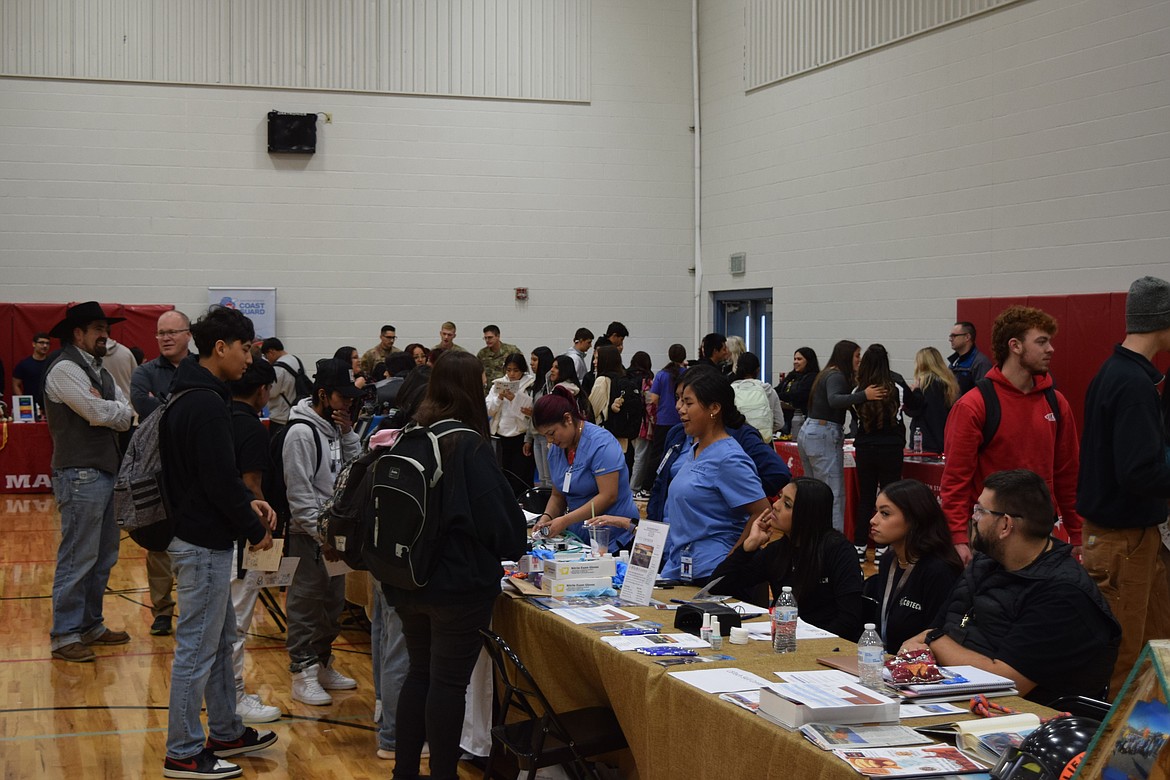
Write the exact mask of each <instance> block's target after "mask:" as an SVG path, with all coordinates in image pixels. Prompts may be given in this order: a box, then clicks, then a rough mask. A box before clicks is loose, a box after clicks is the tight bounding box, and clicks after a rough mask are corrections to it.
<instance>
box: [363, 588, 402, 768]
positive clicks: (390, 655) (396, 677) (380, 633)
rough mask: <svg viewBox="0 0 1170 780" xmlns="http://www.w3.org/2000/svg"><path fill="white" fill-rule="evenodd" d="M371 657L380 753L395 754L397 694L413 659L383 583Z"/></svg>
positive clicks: (376, 593) (376, 602) (376, 603)
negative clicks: (379, 714)
mask: <svg viewBox="0 0 1170 780" xmlns="http://www.w3.org/2000/svg"><path fill="white" fill-rule="evenodd" d="M370 623H371V628H370V656H371V661H372V662H373V664H374V698H376V699H380V700H381V702H382V720H380V721H379V722H378V749H379V750H394V749H395V748H396V747H397V745H398V729H397V728H395V724H397V722H398V694H399V693H400V692H401V691H402V681H403V680H405V679H406V668H407V666H408V665H409V664H410V656H409V655H408V654H407V652H406V638H405V637H404V636H403V635H402V618H400V617H398V612H397V610H395V609H394V607H392V606H390V605H389V604H387V603H386V595H385V594H384V593H383V592H382V583H380V582H378V583H375V584H374V615H373V617H372V618H371V619H370Z"/></svg>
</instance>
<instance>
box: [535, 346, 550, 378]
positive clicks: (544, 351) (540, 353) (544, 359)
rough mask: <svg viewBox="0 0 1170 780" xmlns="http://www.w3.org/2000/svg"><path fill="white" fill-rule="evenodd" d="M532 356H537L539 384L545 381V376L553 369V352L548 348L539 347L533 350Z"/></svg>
mask: <svg viewBox="0 0 1170 780" xmlns="http://www.w3.org/2000/svg"><path fill="white" fill-rule="evenodd" d="M532 354H533V355H536V379H537V384H539V383H541V382H543V381H544V375H545V374H547V373H548V370H549V369H550V368H552V364H553V360H554V357H553V351H552V350H551V349H549V348H548V347H537V348H536V349H534V350H532Z"/></svg>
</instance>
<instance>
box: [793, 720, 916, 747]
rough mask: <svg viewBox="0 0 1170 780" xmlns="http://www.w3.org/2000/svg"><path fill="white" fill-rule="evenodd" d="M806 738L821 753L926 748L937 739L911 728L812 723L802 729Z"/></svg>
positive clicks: (801, 731)
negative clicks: (861, 749) (842, 749)
mask: <svg viewBox="0 0 1170 780" xmlns="http://www.w3.org/2000/svg"><path fill="white" fill-rule="evenodd" d="M800 733H801V734H803V735H804V737H805V739H807V740H808V741H809V742H811V743H813V744H814V745H816V746H817V747H819V748H820V749H821V750H833V749H836V748H876V747H902V746H905V745H925V744H928V743H930V742H932V741H933V740H931V739H930V737H927V736H924V735H922V734H919V733H918V732H917V731H915V730H914V729H912V728H910V727H909V726H857V725H847V724H841V723H835V724H831V723H809V724H806V725H804V726H801V727H800Z"/></svg>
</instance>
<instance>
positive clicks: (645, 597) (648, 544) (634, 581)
mask: <svg viewBox="0 0 1170 780" xmlns="http://www.w3.org/2000/svg"><path fill="white" fill-rule="evenodd" d="M668 528H669V526H667V525H666V523H655V522H652V521H649V520H646V521H643V522H641V523H639V524H638V533H637V534H635V535H634V544H633V546H632V547H631V548H630V564H629V566H628V567H627V568H626V578H625V580H624V581H623V582H622V590H621V599H622V601H624V602H625V603H627V604H637V605H640V606H643V607H645V606H648V605H649V604H650V599H651V596H652V595H653V593H654V580H655V579H656V578H657V577H658V566H659V564H660V563H661V561H662V548H663V547H664V546H665V545H666V532H667V530H668Z"/></svg>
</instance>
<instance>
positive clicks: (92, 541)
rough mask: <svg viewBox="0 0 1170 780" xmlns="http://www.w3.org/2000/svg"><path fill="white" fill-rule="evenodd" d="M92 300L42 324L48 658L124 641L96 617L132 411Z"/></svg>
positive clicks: (106, 327)
mask: <svg viewBox="0 0 1170 780" xmlns="http://www.w3.org/2000/svg"><path fill="white" fill-rule="evenodd" d="M123 319H124V318H123V317H108V316H106V313H105V312H104V311H102V307H101V305H100V304H99V303H98V302H97V301H86V302H85V303H79V304H76V305H74V306H70V307H69V308H68V309H67V310H66V313H65V319H63V320H61V322H59V323H57V325H56V326H55V327H54V328H53V329H52V330H51V331H49V335H50V336H52V337H54V338H58V339H60V340H61V354H60V356H58V358H57V359H56V360H55V361H54V362H53V365H51V366H49V370H48V372H47V373H46V374H45V416H46V418H47V419H48V423H49V434H50V435H51V436H52V438H53V461H52V466H53V494H54V496H55V497H56V499H57V506H58V508H59V509H60V510H61V546H60V547H58V548H57V570H56V573H55V574H54V576H53V629H52V632H51V633H50V635H49V636H50V639H51V647H52V651H53V657H54V658H58V659H60V660H62V661H77V662H84V661H92V660H94V658H95V656H94V652H93V650H92V646H94V645H99V646H101V645H121V644H125V643H126V642H129V641H130V635H129V634H127V633H126V632H125V631H111V630H110V629H108V628H106V626H105V623H104V622H103V621H102V596H103V595H104V593H105V590H106V582H107V581H108V580H109V578H110V570H111V569H113V568H114V564H115V563H117V562H118V526H117V525H116V524H115V522H114V511H113V496H114V478H115V477H116V476H117V472H118V463H119V461H120V459H121V452H120V451H119V449H118V432H119V431H126V430H129V428H130V423H131V421H132V420H133V418H134V410H133V409H132V408H131V407H130V402H129V401H128V400H127V399H126V396H124V395H123V394H122V391H121V390H119V389H118V387H117V386H116V385H115V384H114V379H113V377H111V376H110V372H109V371H107V370H105V369H104V368H102V358H103V357H104V356H105V354H106V342H107V339H108V338H109V334H110V325H112V324H114V323H116V322H121V321H122V320H123Z"/></svg>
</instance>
